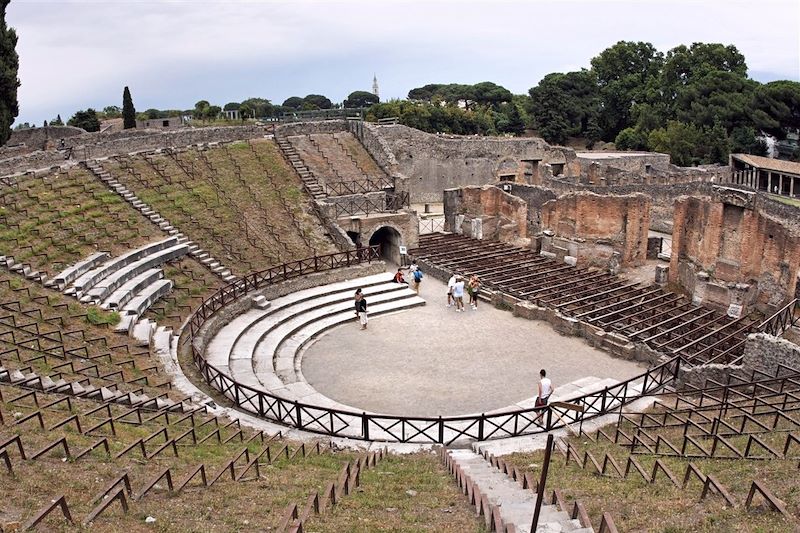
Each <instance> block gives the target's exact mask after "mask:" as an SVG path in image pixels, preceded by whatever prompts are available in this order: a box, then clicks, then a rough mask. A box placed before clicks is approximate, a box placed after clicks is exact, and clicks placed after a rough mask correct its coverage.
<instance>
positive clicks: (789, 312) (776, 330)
mask: <svg viewBox="0 0 800 533" xmlns="http://www.w3.org/2000/svg"><path fill="white" fill-rule="evenodd" d="M798 323H800V299H798V298H795V299H794V300H792V301H791V302H789V303H788V304H786V305H784V306H783V307H782V308H781V309H779V310H778V311H776V312H775V313H774V314H773V315H772V316H770V317H769V318H767V319H766V320H764V321H763V322H762V323H761V324H759V325H758V331H761V332H764V333H769V334H770V335H774V336H776V337H780V336H781V335H782V334H783V332H784V331H786V330H787V329H789V328H791V327H793V326H796V325H797V324H798Z"/></svg>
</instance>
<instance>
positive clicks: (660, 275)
mask: <svg viewBox="0 0 800 533" xmlns="http://www.w3.org/2000/svg"><path fill="white" fill-rule="evenodd" d="M655 281H656V283H658V284H659V285H666V284H667V282H668V281H669V267H668V266H666V265H656V279H655Z"/></svg>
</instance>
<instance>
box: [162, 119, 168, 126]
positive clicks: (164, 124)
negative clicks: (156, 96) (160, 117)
mask: <svg viewBox="0 0 800 533" xmlns="http://www.w3.org/2000/svg"><path fill="white" fill-rule="evenodd" d="M161 126H162V127H164V128H169V120H165V121H163V122H162V123H161Z"/></svg>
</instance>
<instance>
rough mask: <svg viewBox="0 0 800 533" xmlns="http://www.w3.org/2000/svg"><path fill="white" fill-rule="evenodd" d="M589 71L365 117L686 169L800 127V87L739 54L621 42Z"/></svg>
mask: <svg viewBox="0 0 800 533" xmlns="http://www.w3.org/2000/svg"><path fill="white" fill-rule="evenodd" d="M590 64H591V68H590V69H588V70H587V69H582V70H580V71H576V72H566V73H561V72H554V73H551V74H548V75H546V76H545V77H544V78H542V80H541V81H540V82H539V83H538V85H536V86H535V87H532V88H531V89H530V91H529V92H528V95H527V96H512V95H511V93H510V92H509V91H507V90H506V89H504V88H503V87H500V86H498V85H495V84H493V83H491V82H483V83H479V84H476V85H461V84H428V85H424V86H422V87H417V88H415V89H412V90H411V91H409V93H408V101H392V102H387V103H384V104H378V105H376V106H373V107H372V108H370V110H369V112H368V114H367V118H369V119H377V118H384V117H388V116H396V117H398V118H399V120H400V122H401V123H403V124H406V125H408V126H412V127H416V128H420V129H423V130H425V131H429V132H445V133H463V134H470V133H481V134H502V133H506V134H514V135H519V134H521V133H523V131H524V129H525V128H524V126H527V127H529V128H532V129H535V130H537V132H538V134H539V135H541V136H542V137H544V139H545V140H547V141H548V142H551V143H556V144H561V143H565V142H567V140H568V139H570V138H576V137H577V138H582V139H584V140H585V141H586V145H587V146H589V147H591V146H592V145H593V144H595V143H596V142H597V141H600V140H603V141H606V142H614V143H615V144H616V146H617V148H618V149H622V150H654V151H661V152H666V153H669V154H670V155H671V156H672V158H673V161H674V162H675V163H677V164H680V165H695V164H702V163H726V162H727V160H728V154H729V153H730V152H732V151H734V152H746V153H752V154H758V155H764V154H765V153H766V144H765V142H764V141H763V140H761V139H760V138H759V136H760V135H761V133H762V132H763V133H766V134H770V135H773V136H775V137H776V138H777V139H779V140H780V139H784V138H785V137H786V135H787V133H788V132H789V131H790V130H793V129H797V128H800V83H798V82H793V81H775V82H771V83H767V84H760V83H758V82H756V81H754V80H751V79H750V78H748V77H747V64H746V62H745V58H744V56H743V55H742V54H741V53H740V52H739V51H738V50H737V49H736V47H735V46H725V45H722V44H716V43H694V44H692V45H691V46H684V45H681V46H677V47H675V48H673V49H672V50H669V51H668V52H666V53H662V52H660V51H658V50H657V49H656V48H655V47H654V46H653V45H652V44H650V43H645V42H626V41H620V42H618V43H616V44H614V45H613V46H611V47H609V48H607V49H606V50H603V51H602V52H601V53H600V54H599V55H597V56H596V57H594V58H593V59H591V61H590ZM520 121H522V124H521V123H520ZM523 124H524V125H523Z"/></svg>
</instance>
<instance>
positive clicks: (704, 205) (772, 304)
mask: <svg viewBox="0 0 800 533" xmlns="http://www.w3.org/2000/svg"><path fill="white" fill-rule="evenodd" d="M725 195H726V196H720V195H719V194H716V195H715V196H714V197H682V198H679V199H678V200H676V202H675V228H674V231H673V234H672V259H671V262H670V281H671V282H674V283H678V284H679V285H681V286H682V287H684V288H685V289H686V290H687V291H688V292H690V293H693V294H694V298H695V301H697V302H705V303H708V304H710V305H716V306H718V307H722V308H726V307H728V306H730V305H732V304H733V305H737V306H738V305H741V306H743V307H747V306H748V305H750V304H754V305H755V306H756V307H758V308H760V309H762V310H764V311H770V310H772V309H775V308H777V307H778V306H780V305H781V304H782V303H783V302H784V301H785V300H787V299H788V298H791V297H793V295H794V293H795V287H796V283H797V275H798V271H800V233H798V231H797V229H795V228H793V227H792V225H790V224H787V223H786V222H785V221H783V220H780V219H778V218H775V217H773V216H771V215H770V214H768V213H765V212H764V211H763V210H762V208H761V204H760V202H759V198H756V196H755V195H753V194H743V193H742V194H739V193H736V192H731V191H728V192H726V193H725ZM735 196H736V197H738V196H741V197H742V199H740V200H736V199H734V197H735ZM735 311H736V310H735V309H733V310H731V312H735Z"/></svg>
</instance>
